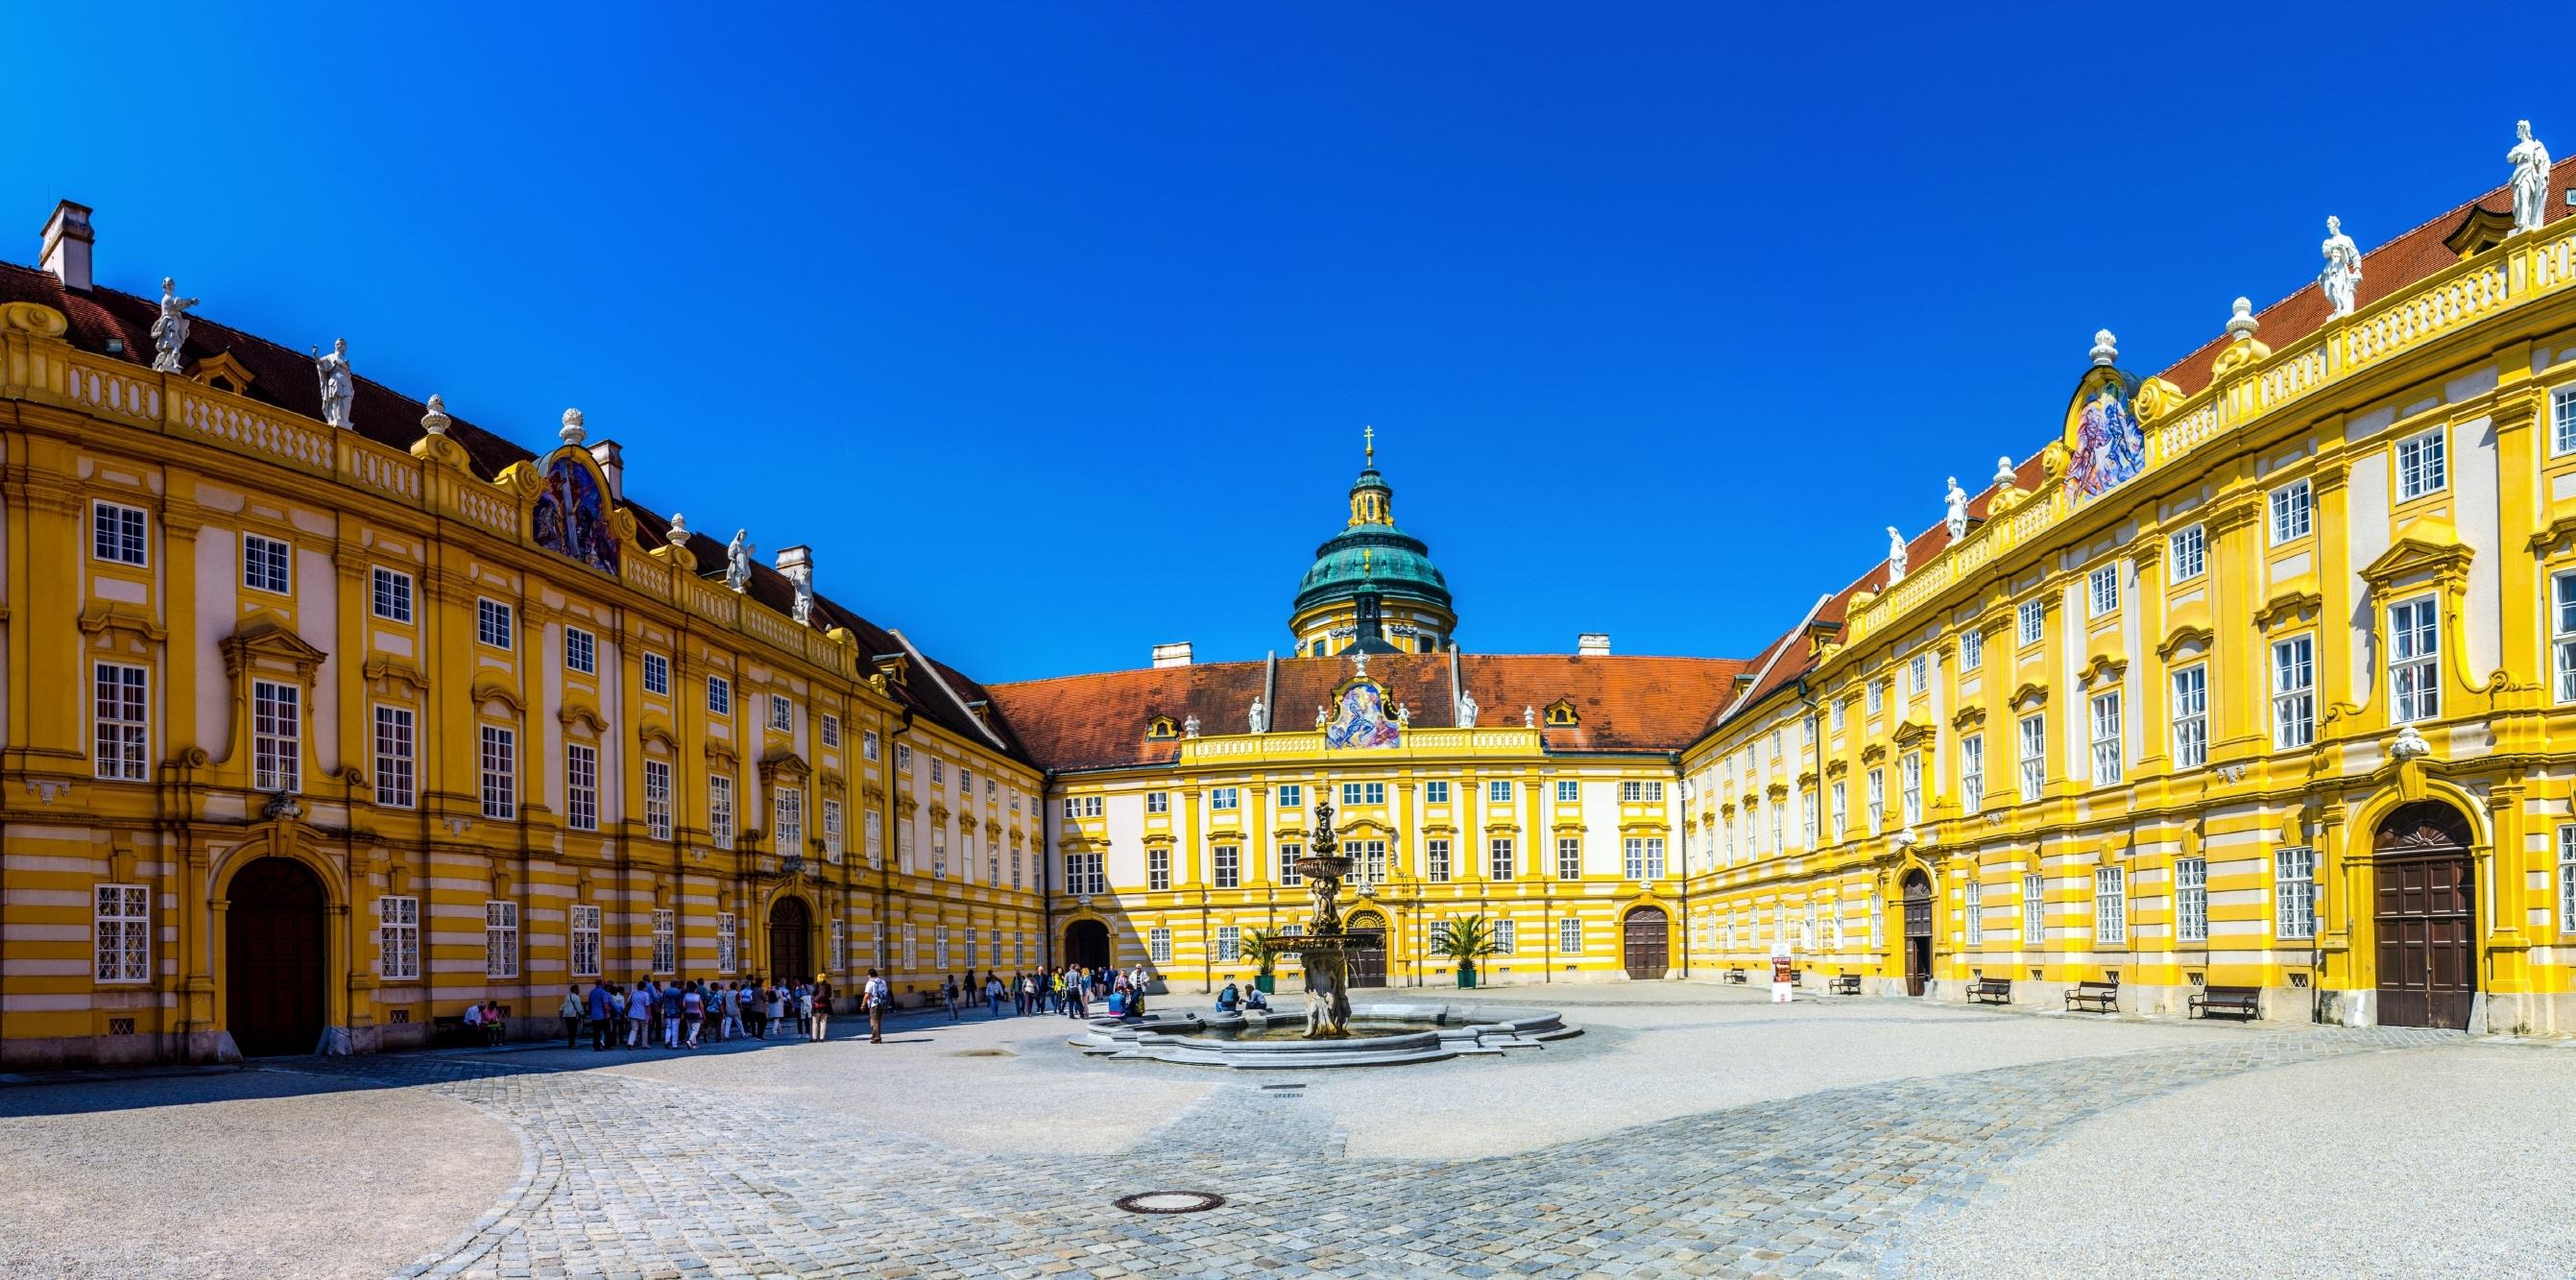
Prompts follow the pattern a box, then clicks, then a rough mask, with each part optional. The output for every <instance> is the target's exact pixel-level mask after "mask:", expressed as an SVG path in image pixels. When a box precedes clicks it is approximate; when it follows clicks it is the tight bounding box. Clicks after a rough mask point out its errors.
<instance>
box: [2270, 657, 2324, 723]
mask: <svg viewBox="0 0 2576 1280" xmlns="http://www.w3.org/2000/svg"><path fill="white" fill-rule="evenodd" d="M2316 649H2317V645H2316V637H2315V636H2292V637H2290V638H2289V639H2287V640H2279V641H2275V642H2273V645H2272V745H2274V746H2276V747H2281V748H2291V747H2304V746H2307V745H2308V744H2310V743H2312V742H2315V741H2316V739H2317V661H2316Z"/></svg>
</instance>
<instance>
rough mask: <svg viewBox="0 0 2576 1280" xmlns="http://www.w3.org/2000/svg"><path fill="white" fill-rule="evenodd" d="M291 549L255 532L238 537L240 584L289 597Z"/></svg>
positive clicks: (292, 575)
mask: <svg viewBox="0 0 2576 1280" xmlns="http://www.w3.org/2000/svg"><path fill="white" fill-rule="evenodd" d="M294 559H295V548H294V547H293V546H292V545H290V544H288V543H284V542H280V541H278V540H277V539H275V538H263V537H261V536H259V535H258V534H256V533H245V534H243V535H242V585H243V586H245V587H248V588H250V589H251V590H253V591H265V592H268V593H270V594H271V595H281V596H282V595H290V594H293V590H294V588H293V585H292V584H293V583H294V581H295V563H294Z"/></svg>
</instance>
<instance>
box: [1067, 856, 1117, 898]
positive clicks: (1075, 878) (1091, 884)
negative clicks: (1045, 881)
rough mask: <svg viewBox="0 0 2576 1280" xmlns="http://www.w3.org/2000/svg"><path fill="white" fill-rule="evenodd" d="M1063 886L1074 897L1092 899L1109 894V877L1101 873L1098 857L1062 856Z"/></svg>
mask: <svg viewBox="0 0 2576 1280" xmlns="http://www.w3.org/2000/svg"><path fill="white" fill-rule="evenodd" d="M1064 885H1065V888H1066V889H1067V890H1069V891H1071V892H1072V893H1073V894H1074V895H1075V896H1076V897H1084V898H1094V897H1098V896H1100V895H1101V894H1104V893H1107V892H1109V877H1108V876H1107V875H1105V874H1103V873H1102V872H1101V869H1100V855H1099V854H1098V853H1068V854H1066V855H1064Z"/></svg>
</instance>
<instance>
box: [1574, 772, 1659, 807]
mask: <svg viewBox="0 0 2576 1280" xmlns="http://www.w3.org/2000/svg"><path fill="white" fill-rule="evenodd" d="M1566 785H1568V786H1572V785H1573V784H1572V783H1568V784H1566ZM1619 799H1620V800H1621V801H1623V802H1627V803H1635V804H1662V803H1663V802H1664V784H1663V783H1662V782H1660V781H1655V780H1639V779H1633V778H1632V779H1630V780H1628V781H1626V782H1622V783H1620V784H1619Z"/></svg>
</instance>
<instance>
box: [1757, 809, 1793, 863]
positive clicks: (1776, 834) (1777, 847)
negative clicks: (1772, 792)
mask: <svg viewBox="0 0 2576 1280" xmlns="http://www.w3.org/2000/svg"><path fill="white" fill-rule="evenodd" d="M1762 807H1763V808H1764V809H1765V810H1767V811H1768V812H1769V813H1770V815H1771V852H1773V853H1786V852H1787V851H1788V849H1789V846H1788V845H1786V844H1783V843H1781V840H1780V824H1781V823H1783V822H1786V821H1788V817H1787V814H1786V806H1784V805H1782V804H1781V803H1780V802H1779V801H1777V800H1774V801H1771V802H1770V803H1769V804H1766V805H1764V806H1762Z"/></svg>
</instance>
